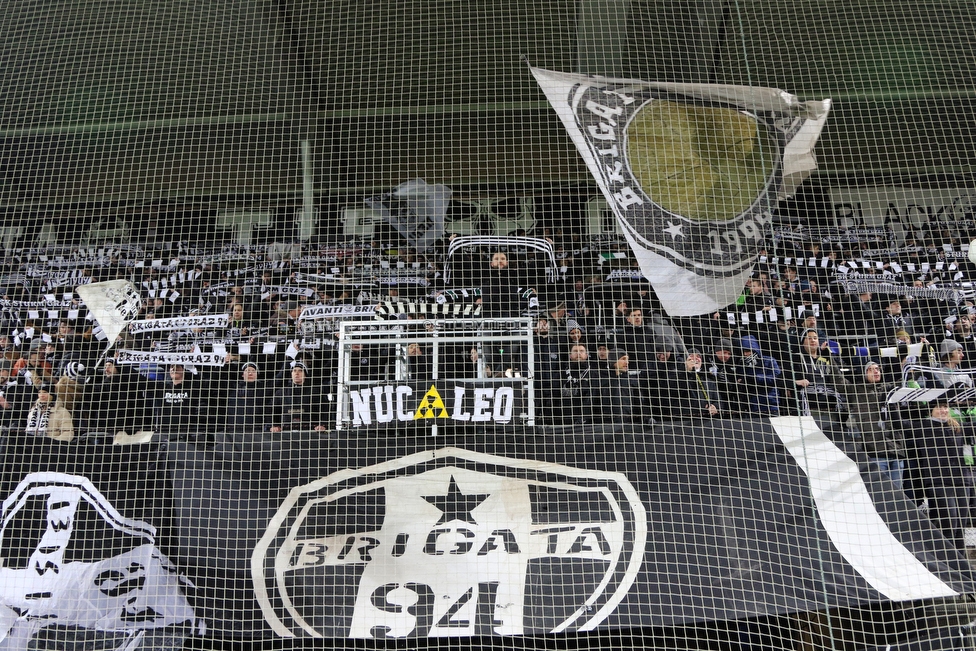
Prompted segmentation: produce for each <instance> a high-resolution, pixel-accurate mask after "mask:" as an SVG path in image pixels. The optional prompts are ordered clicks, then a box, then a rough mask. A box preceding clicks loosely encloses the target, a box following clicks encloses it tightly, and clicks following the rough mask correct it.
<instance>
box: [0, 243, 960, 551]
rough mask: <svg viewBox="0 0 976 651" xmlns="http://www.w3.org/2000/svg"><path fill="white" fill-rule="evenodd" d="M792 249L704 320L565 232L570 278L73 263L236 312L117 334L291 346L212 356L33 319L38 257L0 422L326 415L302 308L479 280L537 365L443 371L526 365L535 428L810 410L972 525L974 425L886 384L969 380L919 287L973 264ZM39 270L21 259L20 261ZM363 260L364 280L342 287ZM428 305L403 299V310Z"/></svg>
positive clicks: (8, 312)
mask: <svg viewBox="0 0 976 651" xmlns="http://www.w3.org/2000/svg"><path fill="white" fill-rule="evenodd" d="M790 246H794V247H795V248H794V249H792V250H790V249H787V248H783V247H780V248H778V249H777V250H775V251H767V252H763V253H764V254H763V257H762V258H761V263H760V264H759V265H757V267H756V269H755V271H754V273H753V275H752V277H751V278H750V279H749V280H748V282H747V283H746V285H745V287H744V288H743V292H742V296H741V297H740V298H739V300H738V301H737V302H736V304H735V305H733V306H730V307H729V308H728V309H727V310H723V311H722V312H719V313H716V314H709V315H702V316H699V317H692V318H689V317H683V318H668V317H667V315H665V314H663V313H662V311H661V310H660V309H659V307H658V305H657V304H656V301H655V298H654V295H653V291H652V290H651V289H650V287H649V286H648V285H647V284H646V283H642V282H639V281H632V280H627V274H626V273H623V274H619V273H618V274H617V279H608V274H607V271H608V269H606V268H601V266H600V264H598V263H599V261H600V260H601V259H602V258H601V257H600V255H599V250H598V249H596V248H591V249H587V248H586V247H582V246H581V247H579V248H577V249H576V250H572V249H569V248H561V250H560V264H563V265H564V268H563V269H562V272H563V274H564V276H565V278H566V280H565V281H563V282H562V283H555V284H554V283H551V282H547V281H546V279H545V274H542V273H540V272H539V270H538V269H537V268H534V267H537V265H538V264H539V261H538V260H536V259H533V258H532V256H531V255H530V254H525V253H524V252H520V251H517V250H501V249H499V250H492V251H480V252H476V253H474V254H472V255H471V256H469V257H468V258H466V259H465V260H463V261H461V262H460V263H459V265H458V267H457V269H456V280H455V282H454V283H452V286H451V287H448V286H444V285H442V284H439V278H440V271H441V269H442V265H443V262H444V261H443V259H439V258H438V257H437V256H436V255H428V256H418V255H417V254H416V253H414V252H410V251H406V252H402V251H401V252H399V253H397V254H393V257H392V262H393V263H397V262H399V263H400V264H399V265H397V264H393V265H392V266H391V265H390V264H387V265H383V266H382V268H383V269H386V270H388V269H396V268H400V269H401V270H402V271H401V275H400V281H403V279H404V275H405V274H409V275H411V276H412V277H413V280H411V281H409V282H398V281H397V280H396V279H394V280H392V281H389V282H387V283H386V284H382V283H381V284H376V283H373V284H371V285H370V284H369V283H366V282H362V281H363V278H364V276H363V275H362V274H360V275H356V272H357V270H358V271H361V270H362V269H363V268H365V267H366V266H369V265H367V263H368V262H370V261H369V260H368V259H366V258H364V257H363V255H364V254H363V252H362V250H356V251H352V250H351V249H349V250H335V251H332V252H331V254H330V255H331V256H333V257H332V258H330V259H331V260H332V262H326V263H323V264H321V265H319V266H318V267H314V268H309V269H303V268H299V266H298V265H297V263H296V261H295V259H293V260H292V261H288V260H284V261H275V260H270V259H267V258H264V257H262V256H260V255H252V256H250V257H249V258H248V261H247V262H246V263H239V262H238V263H235V264H234V265H223V264H220V263H215V262H212V261H211V262H203V263H201V262H199V260H197V261H193V262H191V263H189V264H183V266H180V265H176V266H173V265H172V264H170V265H163V266H161V267H131V266H126V265H125V264H124V263H123V261H121V260H119V259H117V258H113V259H112V260H110V262H109V263H108V264H104V265H100V266H92V267H90V268H84V267H80V268H79V270H80V275H81V278H80V279H77V282H78V283H79V284H81V283H85V282H90V281H98V280H106V279H110V278H129V279H131V280H133V281H134V283H135V284H136V286H139V287H142V288H143V291H144V296H143V304H144V308H143V311H142V313H141V314H140V315H139V316H138V318H139V319H159V318H167V317H171V316H177V315H195V314H214V313H226V314H227V315H228V325H227V327H226V328H221V329H220V330H219V331H216V330H214V331H206V332H202V331H200V330H176V331H159V332H149V333H139V334H137V335H133V334H130V333H123V335H122V338H121V339H120V341H119V342H117V343H116V345H115V347H114V349H113V350H118V349H133V350H145V351H187V350H193V349H194V347H195V346H199V344H200V342H201V341H209V342H213V341H221V342H224V343H228V342H235V343H247V344H248V345H249V347H250V349H251V350H257V349H258V348H259V347H260V344H261V343H262V342H266V341H276V342H280V343H283V344H286V345H281V346H278V347H277V348H276V349H275V353H274V354H264V355H257V354H244V353H240V352H234V351H235V350H238V349H235V348H234V347H233V346H229V347H228V348H227V350H228V352H227V355H226V363H225V364H224V365H223V366H220V367H205V366H198V367H193V366H192V365H182V364H175V365H170V366H168V367H167V366H161V365H158V364H141V365H131V364H121V363H117V360H116V359H115V358H113V357H112V352H111V351H109V353H108V355H106V356H103V355H102V352H103V349H104V344H101V343H100V342H99V341H98V340H97V338H95V337H93V336H92V332H93V327H94V324H93V322H91V321H86V320H83V319H71V318H60V319H58V320H57V321H56V322H55V321H50V320H47V319H44V318H28V317H25V316H24V314H23V311H22V310H20V311H18V309H16V305H18V304H19V303H18V302H21V303H23V302H27V301H30V300H32V299H38V298H39V297H40V296H41V295H43V294H44V293H45V292H49V291H51V290H50V288H49V287H48V286H46V285H45V282H46V281H45V278H44V276H43V274H41V275H38V274H37V271H36V270H37V267H36V266H35V267H34V274H35V275H34V277H33V280H30V279H29V280H28V282H25V283H23V284H22V285H20V286H18V287H17V288H16V289H10V288H9V287H8V288H7V290H6V293H5V296H4V299H3V300H4V301H5V304H6V305H8V306H14V307H8V308H7V309H5V312H4V317H5V327H4V333H3V335H2V336H0V348H2V352H3V359H2V360H0V409H2V425H3V426H4V427H6V428H8V429H10V430H18V431H20V430H22V431H26V432H28V433H30V434H37V435H46V436H49V437H51V438H54V439H57V440H60V441H66V442H67V441H71V440H73V439H76V438H78V437H84V436H86V435H87V434H89V433H92V432H95V433H107V434H109V435H113V436H116V437H118V436H123V437H124V436H129V435H134V434H136V433H138V432H150V431H152V432H159V433H163V434H167V435H172V436H180V437H188V438H191V439H194V440H202V441H214V440H216V439H219V438H220V437H222V436H232V435H233V434H234V433H238V432H266V433H272V434H274V433H279V432H286V431H295V430H303V431H310V430H320V431H321V430H326V429H331V428H332V427H334V423H335V417H336V402H335V401H336V400H337V399H340V398H338V397H337V395H336V394H337V367H338V357H337V354H336V337H335V335H334V333H333V332H331V331H329V329H326V330H325V331H321V330H320V331H319V332H317V333H314V334H310V333H309V332H307V331H306V330H304V329H303V324H302V323H301V321H300V314H301V310H302V308H303V307H304V306H306V305H342V304H363V303H365V304H369V303H370V302H377V301H379V300H381V299H383V298H387V299H389V300H400V301H407V302H408V303H409V302H421V301H427V302H438V301H442V300H444V297H445V296H448V295H449V296H451V300H454V299H455V297H456V296H458V295H459V294H458V292H456V291H452V290H453V289H456V288H466V290H465V291H463V292H461V294H463V295H464V296H466V297H468V299H470V300H472V301H474V302H476V303H477V304H480V308H481V313H480V314H481V317H482V318H507V317H512V316H525V315H528V316H531V318H532V319H533V321H534V323H535V327H534V342H533V347H532V348H533V351H534V359H533V360H532V363H531V365H530V363H529V360H528V359H527V351H526V350H524V349H519V348H517V347H516V348H515V349H514V350H513V349H511V347H510V349H509V350H508V351H500V350H494V349H492V348H491V346H488V345H487V344H486V345H481V344H479V343H478V342H476V341H472V343H471V345H470V346H468V345H464V346H454V347H453V348H452V349H450V350H448V351H447V352H446V353H442V355H443V356H442V358H441V361H440V363H441V364H442V365H443V368H442V370H441V375H440V377H451V376H454V377H466V378H471V377H475V376H477V374H478V373H482V374H484V375H488V376H492V375H494V376H502V375H508V376H521V377H525V376H527V375H528V373H529V370H530V367H531V369H532V370H533V373H532V378H533V385H534V393H535V405H536V413H537V416H538V421H539V422H540V423H543V424H554V425H586V424H618V423H622V424H626V423H635V424H641V425H651V424H657V423H663V424H666V423H675V422H683V421H689V420H698V421H700V420H709V419H716V418H751V417H766V416H777V415H797V414H800V415H811V416H813V417H814V418H815V419H816V420H817V422H818V423H820V425H821V428H822V429H823V430H824V431H825V432H827V433H828V435H830V436H831V437H832V438H834V440H835V441H837V442H838V443H841V442H842V443H844V444H845V445H849V446H852V449H860V450H861V451H863V452H864V453H865V454H866V455H868V457H870V458H871V459H872V460H873V461H874V462H875V463H877V464H878V466H879V468H880V469H881V470H883V471H884V472H886V473H887V474H888V476H889V478H890V479H891V480H892V481H893V482H894V483H895V484H896V485H897V486H899V487H903V488H905V489H906V490H909V491H910V492H911V493H912V495H913V496H914V497H915V498H916V500H917V501H918V502H919V503H920V504H923V505H927V506H928V507H929V508H931V510H932V517H933V519H934V520H935V521H936V522H938V523H939V526H940V527H941V528H942V529H943V530H944V531H946V532H947V534H948V535H950V536H952V537H953V538H954V539H957V540H961V536H962V530H963V528H964V527H965V526H968V520H969V514H970V502H972V501H974V500H976V473H974V472H973V468H974V466H973V454H972V443H973V439H974V434H976V431H974V429H973V427H974V424H976V421H971V420H970V417H971V415H972V414H971V413H970V411H968V410H967V409H966V407H967V405H966V403H965V402H964V401H963V402H960V401H953V400H952V397H953V395H954V394H953V393H951V392H949V391H947V392H942V393H938V395H935V394H930V398H929V399H928V400H927V401H925V402H913V401H906V402H904V403H888V402H887V398H888V396H889V395H890V394H891V392H892V390H893V389H895V388H896V387H918V388H929V389H952V390H955V389H959V388H962V389H965V388H972V387H973V379H972V378H973V374H972V373H970V372H969V371H967V370H966V369H967V368H968V363H967V360H969V359H972V357H973V355H974V354H976V334H974V328H973V325H974V322H976V308H974V306H973V305H972V303H971V302H970V301H967V300H961V301H960V300H955V301H954V300H946V298H945V296H944V295H939V294H937V293H934V292H932V293H927V292H926V290H927V289H929V288H945V287H949V286H958V284H959V283H958V281H960V276H962V277H963V278H962V280H968V278H966V277H965V275H966V273H967V272H968V270H967V269H966V266H967V264H968V263H966V262H964V261H962V262H960V261H958V260H954V259H947V256H948V255H950V254H951V251H949V250H947V249H945V248H942V247H932V248H930V249H919V250H917V251H914V252H912V251H907V252H906V251H902V254H903V257H902V258H901V262H900V263H896V264H895V265H892V264H891V262H887V263H884V264H881V263H879V264H871V265H863V266H860V267H858V268H857V277H858V278H859V279H860V280H861V281H862V285H863V286H864V287H871V286H872V285H871V281H885V282H886V283H888V284H889V285H891V286H893V287H896V288H897V287H900V288H903V289H902V290H892V291H891V292H885V293H879V292H872V291H867V290H865V291H860V292H858V291H853V292H850V293H849V292H847V291H844V290H843V289H842V288H841V287H840V286H839V285H837V284H836V283H835V282H834V281H835V280H836V279H837V277H838V266H839V265H841V264H843V263H844V262H846V261H848V260H851V259H857V260H860V259H862V258H861V256H862V255H863V252H859V251H857V250H854V251H852V250H850V249H847V250H845V249H841V248H840V247H838V248H837V249H834V250H831V249H830V248H829V247H825V246H823V245H822V244H821V243H820V242H812V243H809V244H807V245H806V246H805V248H804V246H803V245H794V244H790ZM855 249H856V247H855ZM774 254H775V255H774ZM906 258H909V259H912V260H913V261H914V262H915V263H917V264H915V265H913V266H914V270H913V271H912V272H911V273H907V272H905V271H904V269H905V267H906V266H907V263H906ZM811 260H814V261H815V263H814V264H811V263H810V262H809V261H811ZM823 260H826V261H827V262H826V263H823V264H821V262H822V261H823ZM389 261H390V259H389V258H388V263H389ZM940 262H941V263H942V264H939V263H940ZM950 263H951V264H950ZM331 265H335V266H334V267H333V266H331ZM26 266H29V264H28V262H22V264H21V268H10V269H8V270H7V271H8V276H9V275H11V274H13V273H15V272H21V271H24V267H26ZM893 267H898V268H899V270H898V271H895V270H894V268H893ZM923 267H924V269H923ZM626 268H627V264H626V263H625V264H624V270H626ZM191 271H192V272H193V273H186V272H191ZM618 271H620V269H618ZM303 272H308V273H303ZM336 272H339V273H338V274H337V273H336ZM176 273H182V274H184V275H185V280H183V281H182V284H180V285H179V286H178V289H179V292H175V291H173V292H170V293H169V294H167V293H166V292H160V291H157V290H158V288H159V287H160V286H162V285H165V286H167V287H170V288H171V289H173V288H176V287H177V285H176V282H175V281H171V282H170V283H168V284H167V283H165V282H163V283H162V285H161V283H160V281H165V279H166V278H167V277H172V275H173V274H176ZM21 275H22V276H24V277H27V276H29V275H30V274H21ZM353 276H355V278H357V279H358V280H359V281H360V282H357V283H353V282H350V280H349V279H350V278H352V277H353ZM418 278H419V279H420V280H419V281H418V280H417V279H418ZM953 283H955V285H953ZM148 288H154V289H152V290H150V289H148ZM290 289H293V290H296V291H290ZM467 289H470V291H467ZM297 290H301V291H297ZM177 294H178V299H175V300H174V299H173V295H177ZM742 314H745V315H749V316H748V318H739V317H738V316H737V315H742ZM415 317H417V315H415V314H411V313H410V311H409V310H408V311H406V312H404V313H403V314H399V315H393V316H392V317H391V318H415ZM425 318H426V317H425ZM312 337H314V344H311V343H310V341H311V338H312ZM398 354H399V353H398V352H397V351H394V350H386V349H381V348H375V349H369V350H366V349H362V350H353V355H352V361H351V364H352V370H351V376H350V377H352V378H353V379H356V380H376V381H377V382H382V381H385V380H388V379H389V377H390V373H391V368H392V365H393V359H394V357H396V355H398ZM402 354H403V355H405V357H406V359H407V360H408V362H409V364H408V365H409V368H410V376H409V377H410V378H411V379H412V380H418V381H422V380H423V379H424V378H425V376H427V375H429V369H430V361H429V354H428V352H427V348H426V346H425V343H424V342H422V341H418V342H411V343H410V344H408V345H407V346H405V350H404V351H403V353H402ZM479 357H482V358H483V359H482V361H481V364H478V359H479ZM933 396H934V397H933ZM950 403H951V404H950ZM973 413H976V411H974V412H973ZM119 433H122V434H119ZM116 440H118V439H116ZM974 506H976V505H974Z"/></svg>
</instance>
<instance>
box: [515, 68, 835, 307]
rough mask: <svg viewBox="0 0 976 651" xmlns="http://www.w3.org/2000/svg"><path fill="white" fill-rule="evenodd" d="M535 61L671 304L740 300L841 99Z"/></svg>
mask: <svg viewBox="0 0 976 651" xmlns="http://www.w3.org/2000/svg"><path fill="white" fill-rule="evenodd" d="M531 70H532V74H533V75H534V76H535V78H536V81H538V82H539V85H540V86H541V87H542V90H543V91H544V92H545V94H546V97H547V98H548V99H549V102H550V103H551V104H552V106H553V107H554V108H555V109H556V113H557V114H558V115H559V117H560V119H561V120H562V122H563V125H564V126H565V127H566V129H567V131H569V135H570V137H571V138H572V139H573V142H574V143H575V144H576V147H577V149H579V151H580V154H581V155H582V156H583V160H584V161H586V165H587V167H588V168H589V170H590V172H591V173H592V174H593V176H594V178H595V179H596V181H597V183H598V184H599V186H600V189H601V190H602V191H603V194H604V195H605V196H606V198H607V201H608V202H609V204H610V206H611V208H612V209H613V211H614V214H615V215H616V217H617V221H618V222H619V223H620V225H621V227H622V229H623V231H624V233H625V235H626V237H627V240H628V242H629V243H630V246H631V248H632V249H633V250H634V254H635V255H636V257H637V261H638V263H639V264H640V268H641V271H642V272H643V274H644V276H645V277H646V278H647V279H648V280H649V281H650V283H651V285H652V286H653V287H654V290H655V292H656V293H657V295H658V297H659V298H660V299H661V304H662V305H663V307H664V309H665V310H666V311H667V312H668V313H669V314H671V315H673V316H691V315H696V314H707V313H710V312H714V311H716V310H721V309H722V308H724V307H726V306H727V305H730V304H731V303H732V302H734V301H735V300H736V298H738V296H739V295H740V294H741V292H742V288H743V285H744V284H745V281H746V279H747V278H748V277H749V275H750V274H751V273H752V266H753V264H754V263H755V261H756V256H757V255H758V251H759V247H760V245H761V243H762V241H763V238H764V235H765V233H764V231H765V228H764V227H765V226H766V225H767V224H768V222H769V221H770V219H771V217H772V212H773V209H774V208H775V207H776V202H777V201H778V200H779V199H781V198H783V197H786V196H789V195H790V194H791V193H792V192H793V191H794V190H795V189H796V187H797V186H798V185H799V184H800V182H802V180H803V179H804V178H806V176H808V175H809V174H810V172H811V171H812V170H813V169H814V167H815V164H816V163H815V161H814V158H813V147H814V145H815V144H816V141H817V138H818V137H819V135H820V131H821V129H822V128H823V125H824V122H825V120H826V118H827V113H828V111H829V110H830V100H822V101H814V102H801V101H800V100H799V99H797V98H796V97H794V96H793V95H790V94H789V93H786V92H784V91H781V90H777V89H775V88H751V87H746V86H722V85H715V84H667V83H657V82H644V81H637V80H633V79H608V78H604V77H589V76H585V75H576V74H568V73H561V72H553V71H550V70H543V69H540V68H532V69H531Z"/></svg>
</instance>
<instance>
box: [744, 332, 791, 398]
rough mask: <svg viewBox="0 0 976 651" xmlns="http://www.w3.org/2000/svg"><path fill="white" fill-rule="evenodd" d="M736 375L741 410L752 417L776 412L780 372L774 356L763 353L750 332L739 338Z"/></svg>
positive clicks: (781, 372) (757, 341) (781, 373)
mask: <svg viewBox="0 0 976 651" xmlns="http://www.w3.org/2000/svg"><path fill="white" fill-rule="evenodd" d="M739 347H740V349H741V356H740V358H739V375H740V378H741V384H740V385H739V386H740V387H742V389H743V391H742V394H741V396H742V403H743V409H742V411H743V413H744V414H751V415H753V416H758V415H761V416H778V415H779V389H778V388H777V387H778V385H779V381H780V380H779V378H780V376H782V375H783V371H782V369H781V368H780V366H779V362H777V361H776V360H775V359H774V358H772V357H770V356H769V355H763V354H762V348H761V347H760V346H759V340H758V339H756V338H755V337H753V336H752V335H745V336H743V337H742V338H741V339H739Z"/></svg>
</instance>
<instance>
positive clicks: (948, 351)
mask: <svg viewBox="0 0 976 651" xmlns="http://www.w3.org/2000/svg"><path fill="white" fill-rule="evenodd" d="M965 357H966V352H965V349H963V346H962V344H960V343H959V342H958V341H955V340H954V339H943V340H942V343H941V344H939V361H940V362H941V365H940V367H939V370H938V371H934V372H933V373H932V378H933V380H934V385H935V386H937V387H944V388H948V387H952V386H962V387H968V388H972V387H973V376H972V375H970V373H969V372H967V371H964V370H963V369H962V362H963V359H965Z"/></svg>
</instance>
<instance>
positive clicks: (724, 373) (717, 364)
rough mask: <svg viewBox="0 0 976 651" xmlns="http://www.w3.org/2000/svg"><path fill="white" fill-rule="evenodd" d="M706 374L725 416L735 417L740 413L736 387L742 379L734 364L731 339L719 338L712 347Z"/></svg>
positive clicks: (737, 387)
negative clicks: (713, 384) (713, 383)
mask: <svg viewBox="0 0 976 651" xmlns="http://www.w3.org/2000/svg"><path fill="white" fill-rule="evenodd" d="M708 373H709V375H711V376H712V380H713V381H714V382H715V386H716V387H717V388H718V394H719V399H720V400H721V402H722V406H723V409H724V411H725V414H726V415H727V416H733V415H737V414H738V413H739V412H740V411H741V405H740V401H739V390H740V387H739V386H737V385H738V384H739V383H740V382H741V379H742V378H741V377H740V376H739V368H738V366H737V364H736V362H735V352H734V345H733V343H732V340H731V339H728V338H724V337H723V338H720V339H718V340H717V341H716V342H715V344H714V345H713V346H712V360H711V364H709V366H708Z"/></svg>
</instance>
